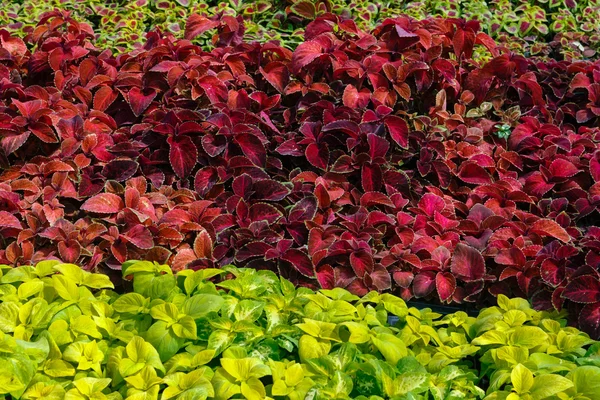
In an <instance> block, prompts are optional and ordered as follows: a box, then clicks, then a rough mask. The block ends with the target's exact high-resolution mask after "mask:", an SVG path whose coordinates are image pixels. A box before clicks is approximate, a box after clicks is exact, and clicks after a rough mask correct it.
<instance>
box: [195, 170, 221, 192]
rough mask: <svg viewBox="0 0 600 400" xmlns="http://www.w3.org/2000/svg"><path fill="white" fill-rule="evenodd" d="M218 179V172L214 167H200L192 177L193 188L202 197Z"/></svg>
mask: <svg viewBox="0 0 600 400" xmlns="http://www.w3.org/2000/svg"><path fill="white" fill-rule="evenodd" d="M218 180H219V174H218V173H217V170H216V169H215V168H213V167H205V168H202V169H200V170H198V172H197V173H196V176H195V178H194V189H195V190H196V192H197V193H198V195H199V196H200V197H204V196H206V194H207V193H208V192H209V191H210V190H211V189H212V188H213V187H214V186H215V184H216V183H217V182H218Z"/></svg>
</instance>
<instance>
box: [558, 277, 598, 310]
mask: <svg viewBox="0 0 600 400" xmlns="http://www.w3.org/2000/svg"><path fill="white" fill-rule="evenodd" d="M562 296H563V297H564V298H567V299H569V300H571V301H574V302H575V303H584V304H591V303H597V302H600V281H599V280H598V278H597V277H595V276H591V275H583V276H579V277H577V278H575V279H573V280H572V281H571V282H569V284H568V285H567V286H566V287H565V291H564V292H563V294H562Z"/></svg>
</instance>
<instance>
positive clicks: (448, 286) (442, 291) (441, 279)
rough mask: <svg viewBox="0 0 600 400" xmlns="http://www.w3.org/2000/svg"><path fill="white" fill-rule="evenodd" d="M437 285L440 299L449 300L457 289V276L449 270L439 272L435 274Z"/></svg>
mask: <svg viewBox="0 0 600 400" xmlns="http://www.w3.org/2000/svg"><path fill="white" fill-rule="evenodd" d="M435 287H436V289H437V292H438V295H439V296H440V300H442V301H448V300H450V299H451V298H452V295H453V294H454V291H455V290H456V278H454V275H452V274H451V273H449V272H438V273H437V275H436V276H435Z"/></svg>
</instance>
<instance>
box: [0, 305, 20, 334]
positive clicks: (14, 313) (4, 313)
mask: <svg viewBox="0 0 600 400" xmlns="http://www.w3.org/2000/svg"><path fill="white" fill-rule="evenodd" d="M18 320H19V306H18V305H17V303H13V302H7V303H0V330H1V331H2V332H4V333H9V332H14V331H15V328H16V327H17V325H18Z"/></svg>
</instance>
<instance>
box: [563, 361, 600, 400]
mask: <svg viewBox="0 0 600 400" xmlns="http://www.w3.org/2000/svg"><path fill="white" fill-rule="evenodd" d="M566 377H567V379H569V380H570V381H572V382H573V387H572V388H570V389H568V390H567V393H568V394H569V395H570V396H572V398H580V397H583V398H587V399H589V400H592V399H600V368H598V367H594V366H591V365H586V366H582V367H577V368H575V369H573V370H572V371H571V372H569V373H568V374H567V376H566ZM577 396H579V397H577Z"/></svg>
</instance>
